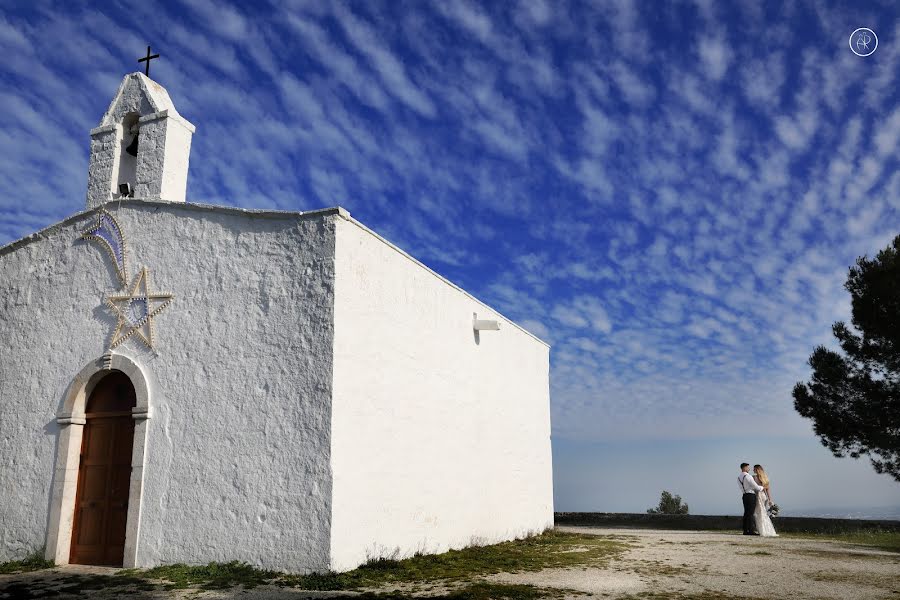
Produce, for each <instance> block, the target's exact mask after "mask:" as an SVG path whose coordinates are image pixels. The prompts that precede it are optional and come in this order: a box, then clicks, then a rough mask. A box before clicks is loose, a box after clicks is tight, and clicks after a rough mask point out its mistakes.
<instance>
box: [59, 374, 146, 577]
mask: <svg viewBox="0 0 900 600" xmlns="http://www.w3.org/2000/svg"><path fill="white" fill-rule="evenodd" d="M135 403H136V400H135V393H134V386H133V385H132V384H131V380H130V379H128V376H127V375H125V374H124V373H122V372H121V371H111V372H110V373H109V374H108V375H106V376H104V377H103V378H102V379H101V380H100V381H98V382H97V384H96V385H95V386H94V389H93V391H92V392H91V395H90V397H89V398H88V400H87V404H86V407H85V412H84V418H85V424H84V429H83V431H82V435H81V458H80V460H79V465H78V483H77V487H76V491H75V514H74V519H73V524H72V550H71V553H70V556H69V562H70V563H75V564H85V565H111V566H122V559H123V557H124V553H125V525H126V522H127V520H128V488H129V482H130V481H131V452H132V449H133V446H134V419H133V418H132V413H131V409H132V408H134V406H135Z"/></svg>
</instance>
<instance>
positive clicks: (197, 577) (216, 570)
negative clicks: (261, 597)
mask: <svg viewBox="0 0 900 600" xmlns="http://www.w3.org/2000/svg"><path fill="white" fill-rule="evenodd" d="M139 573H140V575H141V576H142V577H145V578H147V579H161V580H163V581H168V582H169V585H168V586H166V587H167V588H168V589H184V588H188V587H192V586H195V585H196V586H199V587H200V589H203V590H223V589H227V588H230V587H234V586H236V585H242V586H244V587H245V588H255V587H256V586H258V585H263V584H266V583H268V582H269V581H271V580H272V579H275V578H276V577H278V576H279V575H280V573H278V572H276V571H265V570H262V569H257V568H256V567H253V566H251V565H248V564H247V563H244V562H239V561H236V560H234V561H231V562H227V563H215V562H214V563H209V564H207V565H202V566H190V565H183V564H175V565H164V566H161V567H154V568H152V569H147V570H146V571H139Z"/></svg>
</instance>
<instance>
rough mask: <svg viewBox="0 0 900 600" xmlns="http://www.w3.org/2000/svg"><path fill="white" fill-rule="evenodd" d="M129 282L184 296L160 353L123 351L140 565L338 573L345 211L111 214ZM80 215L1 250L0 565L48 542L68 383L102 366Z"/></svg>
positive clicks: (101, 271)
mask: <svg viewBox="0 0 900 600" xmlns="http://www.w3.org/2000/svg"><path fill="white" fill-rule="evenodd" d="M109 210H110V211H111V212H113V214H114V215H115V216H116V218H117V220H118V221H119V223H120V224H121V225H122V228H123V229H124V231H125V233H126V235H127V237H128V243H129V259H130V265H131V267H130V269H131V273H132V274H133V273H134V272H135V271H136V269H138V268H139V267H140V266H142V265H146V266H147V267H148V268H149V269H150V276H151V285H152V287H153V288H156V289H157V290H160V291H169V292H172V293H174V294H175V296H176V298H175V301H174V303H173V304H172V305H171V306H169V307H168V308H167V309H166V310H165V311H163V312H162V313H161V314H160V315H159V317H158V318H157V319H156V321H155V322H156V335H157V349H156V351H155V352H152V351H149V350H147V349H146V348H142V347H141V346H139V345H138V342H137V340H131V341H129V342H127V343H126V344H124V345H123V346H120V347H119V348H117V349H116V351H117V352H121V353H123V354H126V355H128V356H129V357H131V358H132V359H133V360H134V361H135V362H137V363H138V364H139V365H141V368H142V369H143V370H144V371H145V373H147V374H148V375H149V376H150V378H151V386H150V387H151V390H150V402H151V405H152V410H153V414H152V418H151V419H150V420H149V421H148V438H147V447H146V467H145V475H144V488H143V503H142V514H141V528H140V540H139V542H138V550H137V564H138V565H139V566H153V565H157V564H163V563H173V562H186V563H194V564H199V563H206V562H209V561H213V560H235V559H236V560H246V561H247V562H250V563H251V564H255V565H258V566H261V567H266V568H273V569H282V570H287V571H295V572H298V571H299V572H303V571H310V570H323V569H327V568H328V566H329V564H330V556H329V544H330V519H331V470H330V440H329V428H330V397H331V386H332V364H331V360H332V359H331V356H332V354H331V349H332V344H333V312H332V311H333V295H334V286H333V282H334V262H333V256H334V220H335V219H339V218H338V217H337V216H335V211H319V212H317V213H312V214H308V215H303V216H298V215H297V214H296V213H293V214H290V213H282V214H278V213H271V212H269V213H264V212H247V211H239V210H232V209H224V208H215V209H211V208H208V207H200V206H197V205H191V204H187V205H186V204H174V203H165V202H141V201H136V200H132V201H123V202H122V203H121V207H120V208H116V205H115V204H112V205H110V206H109ZM95 218H96V217H95V215H94V214H93V213H82V214H80V215H76V216H75V217H73V218H70V219H68V220H66V221H64V222H63V223H61V224H59V225H57V226H54V227H52V228H50V229H48V230H44V231H42V232H40V233H38V234H36V235H35V236H32V237H31V238H29V239H26V240H22V241H20V242H16V243H13V244H11V245H10V246H7V247H5V248H2V249H0V339H2V340H3V341H2V343H0V490H2V492H0V560H7V559H10V558H16V557H21V556H22V555H24V554H25V553H26V552H28V551H30V550H34V549H36V548H40V547H41V546H43V545H44V543H45V539H46V537H47V526H48V515H49V503H50V489H51V485H52V476H53V469H54V460H55V454H56V444H57V435H58V432H59V426H58V425H57V424H56V419H55V417H56V414H57V412H58V411H59V410H60V408H61V406H62V402H63V397H64V394H65V391H66V388H67V387H68V385H69V384H70V382H71V380H72V378H73V377H74V376H75V375H76V374H77V373H78V371H79V370H80V369H81V368H82V367H83V366H84V365H85V364H86V363H88V362H89V361H91V360H94V359H96V358H97V357H99V356H101V355H102V354H103V353H104V351H105V349H106V347H107V344H108V341H109V336H110V335H111V333H112V331H113V327H114V325H115V321H114V319H113V318H112V317H111V315H110V313H109V311H108V310H107V309H106V308H105V307H104V306H103V295H104V293H107V292H110V291H113V290H115V289H116V283H115V275H114V273H113V271H112V269H111V267H110V266H109V260H108V258H107V256H106V254H105V253H103V252H102V251H101V250H100V249H99V248H98V247H97V246H96V244H92V243H89V242H84V241H76V239H77V238H78V236H79V234H80V233H81V232H82V231H84V230H85V229H87V227H88V226H89V225H91V224H93V223H94V222H95Z"/></svg>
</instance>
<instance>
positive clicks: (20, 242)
mask: <svg viewBox="0 0 900 600" xmlns="http://www.w3.org/2000/svg"><path fill="white" fill-rule="evenodd" d="M119 205H120V201H119V200H113V201H110V202H107V203H105V204H103V205H101V206H96V207H94V208H90V209H87V210H82V211H79V212H77V213H74V214H72V215H69V216H68V217H66V218H65V219H62V220H61V221H57V222H56V223H53V224H52V225H48V226H47V227H44V228H43V229H39V230H38V231H35V232H34V233H31V234H28V235H26V236H25V237H22V238H19V239H17V240H13V241H11V242H10V243H8V244H6V245H5V246H0V256H3V255H5V254H9V253H10V252H13V251H15V250H17V249H19V248H21V247H23V246H27V245H28V244H30V243H31V242H34V241H37V240H40V239H44V238H46V237H47V236H48V235H50V234H51V233H53V232H54V231H55V230H56V229H58V228H60V227H65V226H67V225H69V224H70V223H72V222H74V221H77V220H78V219H81V218H83V217H85V216H87V215H90V214H93V213H96V212H97V211H98V210H100V209H102V208H109V207H111V206H119ZM121 205H122V206H128V205H131V206H137V205H141V206H159V207H163V206H164V207H169V208H175V209H184V210H197V211H201V212H218V213H225V214H234V215H247V216H253V217H271V218H279V219H284V218H298V217H301V218H309V217H320V216H326V215H339V216H341V217H342V218H344V219H349V218H350V213H349V212H348V211H347V210H346V209H345V208H343V207H340V206H334V207H329V208H318V209H313V210H304V211H300V210H273V209H267V208H240V207H238V206H223V205H221V204H202V203H198V202H169V201H167V200H144V199H142V198H132V199H129V200H124V201H121Z"/></svg>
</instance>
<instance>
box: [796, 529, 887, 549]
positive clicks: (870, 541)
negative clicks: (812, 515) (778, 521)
mask: <svg viewBox="0 0 900 600" xmlns="http://www.w3.org/2000/svg"><path fill="white" fill-rule="evenodd" d="M782 535H783V536H785V537H790V538H803V539H812V540H830V541H835V542H844V543H848V544H855V545H858V546H867V547H869V548H876V549H878V550H885V551H887V552H898V553H900V531H884V530H879V529H870V530H862V531H848V532H846V533H784V534H782Z"/></svg>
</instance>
